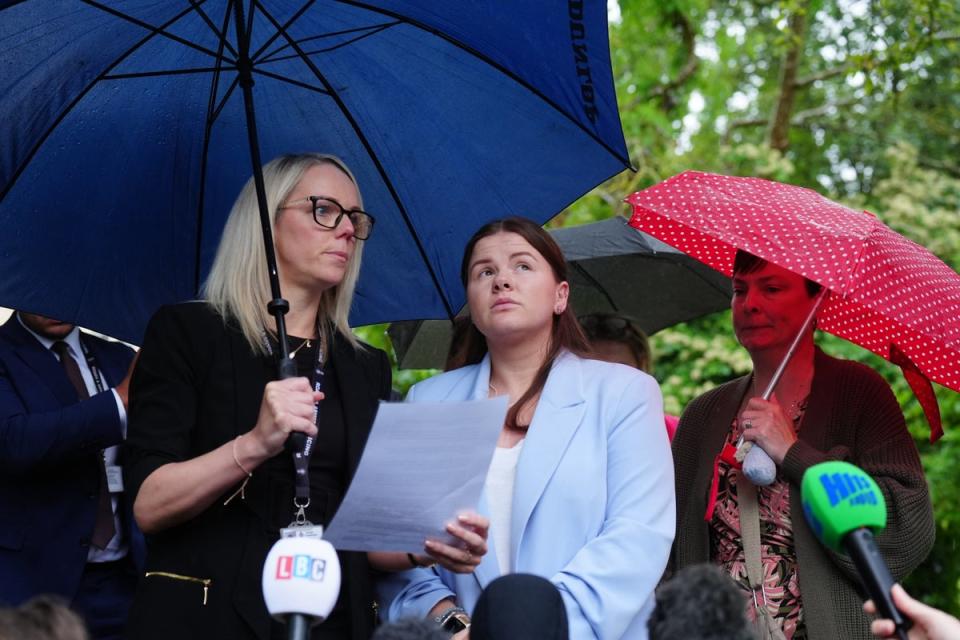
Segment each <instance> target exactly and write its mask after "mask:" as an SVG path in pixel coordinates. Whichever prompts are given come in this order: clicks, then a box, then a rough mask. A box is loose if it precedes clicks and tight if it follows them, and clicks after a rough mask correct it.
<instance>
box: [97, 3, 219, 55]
mask: <svg viewBox="0 0 960 640" xmlns="http://www.w3.org/2000/svg"><path fill="white" fill-rule="evenodd" d="M82 2H84V3H85V4H88V5H90V6H91V7H93V8H95V9H100V10H101V11H103V12H105V13H109V14H111V15H113V16H115V17H117V18H120V19H121V20H126V21H127V22H129V23H131V24H135V25H137V26H138V27H143V28H144V29H146V30H147V31H149V32H150V35H149V36H148V37H147V39H150V38H152V37H153V36H156V35H160V36H163V37H165V38H169V39H170V40H173V41H174V42H179V43H180V44H182V45H183V46H185V47H189V48H191V49H194V50H196V51H199V52H200V53H205V54H206V55H208V56H210V57H211V58H216V57H217V54H216V53H214V52H213V51H211V50H210V49H207V48H206V47H202V46H200V45H199V44H197V43H196V42H190V41H189V40H187V39H186V38H181V37H180V36H178V35H174V34H172V33H169V32H168V31H166V27H168V26H170V25H171V24H173V23H174V22H176V21H177V20H179V19H180V18H182V17H183V16H185V15H187V14H188V13H192V12H193V10H194V8H193V7H191V8H189V9H186V10H184V11H182V12H180V13H179V14H177V16H176V17H175V18H173V19H172V20H169V21H167V22H166V23H165V24H163V25H161V26H159V27H158V26H155V25H152V24H150V23H149V22H144V21H143V20H138V19H137V18H134V17H133V16H131V15H128V14H126V13H123V12H122V11H117V10H116V9H113V8H111V7H108V6H105V5H102V4H100V3H99V2H95V1H94V0H82ZM195 6H196V5H194V7H195ZM144 42H146V40H144ZM138 46H139V45H138Z"/></svg>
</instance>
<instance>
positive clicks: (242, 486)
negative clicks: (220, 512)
mask: <svg viewBox="0 0 960 640" xmlns="http://www.w3.org/2000/svg"><path fill="white" fill-rule="evenodd" d="M242 437H243V435H242V434H241V435H239V436H237V437H236V438H234V439H233V446H232V447H231V448H230V450H231V451H233V461H234V462H236V463H237V466H238V467H240V471H243V472H244V473H245V474H247V477H246V478H244V479H243V482H241V483H240V488H239V489H237V490H236V491H234V492H233V493H232V494H230V497H229V498H227V499H226V500H224V501H223V506H227V505H228V504H230V503H231V502H233V499H234V498H236V497H237V496H238V495H239V496H240V499H241V500H246V499H247V493H246V491H247V483H248V482H250V478H252V477H253V472H252V471H247V470H246V468H244V466H243V465H242V464H240V458H239V457H237V441H238V440H240V438H242Z"/></svg>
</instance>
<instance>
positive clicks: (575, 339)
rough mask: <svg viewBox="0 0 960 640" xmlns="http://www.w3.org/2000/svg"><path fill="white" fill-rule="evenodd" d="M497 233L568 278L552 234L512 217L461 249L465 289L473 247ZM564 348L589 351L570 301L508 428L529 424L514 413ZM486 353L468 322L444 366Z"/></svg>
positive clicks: (511, 413)
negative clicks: (512, 237)
mask: <svg viewBox="0 0 960 640" xmlns="http://www.w3.org/2000/svg"><path fill="white" fill-rule="evenodd" d="M497 233H515V234H517V235H518V236H520V237H521V238H523V239H524V240H526V241H527V242H528V243H530V246H531V247H533V248H534V249H536V251H537V252H538V253H539V254H540V255H541V256H543V258H544V259H545V260H546V261H547V264H549V265H550V268H551V269H552V270H553V276H554V278H556V280H557V282H566V281H567V261H566V259H565V258H564V257H563V251H561V250H560V247H559V246H558V245H557V243H556V241H555V240H554V239H553V237H552V236H551V235H550V234H549V233H547V232H546V231H544V229H543V228H542V227H541V226H540V225H538V224H537V223H535V222H534V221H532V220H528V219H527V218H520V217H511V218H503V219H500V220H494V221H493V222H488V223H487V224H485V225H483V226H482V227H480V229H478V230H477V232H476V233H474V234H473V237H471V238H470V241H469V242H467V246H466V248H465V249H464V251H463V261H462V262H461V263H460V281H461V282H462V283H463V286H464V288H466V286H467V279H468V276H469V272H470V258H471V257H473V249H474V247H475V246H476V244H477V242H479V241H480V240H482V239H483V238H486V237H488V236H492V235H494V234H497ZM564 349H566V350H567V351H570V352H572V353H574V354H576V355H578V356H583V357H587V355H588V354H589V352H590V346H589V343H588V342H587V338H586V336H585V335H584V334H583V329H581V328H580V323H579V322H577V318H576V316H575V315H573V308H572V307H571V305H570V304H567V307H566V308H565V309H564V310H563V313H560V314H554V316H553V328H552V329H551V331H550V348H549V349H548V351H547V355H546V357H545V358H544V359H543V363H542V364H541V365H540V369H539V370H538V371H537V375H536V376H535V377H534V379H533V382H532V383H531V384H530V387H529V388H528V389H527V390H526V391H525V392H524V393H523V395H522V396H520V399H519V400H517V402H515V403H514V405H513V406H512V407H510V411H508V412H507V427H508V428H513V429H525V428H526V427H528V426H529V425H519V424H517V415H518V414H519V413H520V410H521V409H522V408H523V407H524V405H526V404H527V403H529V402H530V401H531V400H532V399H533V398H535V397H536V396H537V394H539V393H540V392H541V391H543V387H544V385H545V384H546V383H547V376H549V375H550V368H551V367H552V366H553V362H554V360H556V359H557V356H558V355H560V352H561V351H562V350H564ZM486 353H487V339H486V338H485V337H484V336H483V334H482V333H480V331H479V330H478V329H477V327H476V326H475V325H474V324H473V323H470V326H469V327H468V328H467V329H466V331H465V332H464V335H463V338H462V339H461V340H459V341H457V342H456V343H454V344H453V345H452V346H451V354H450V357H449V358H448V359H447V369H448V370H449V369H457V368H459V367H463V366H466V365H468V364H476V363H478V362H480V361H481V360H482V359H483V356H484V355H486Z"/></svg>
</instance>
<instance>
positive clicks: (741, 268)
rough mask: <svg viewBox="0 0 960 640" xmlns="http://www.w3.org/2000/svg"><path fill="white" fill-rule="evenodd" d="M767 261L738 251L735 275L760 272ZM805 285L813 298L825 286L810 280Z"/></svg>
mask: <svg viewBox="0 0 960 640" xmlns="http://www.w3.org/2000/svg"><path fill="white" fill-rule="evenodd" d="M767 262H768V261H767V260H764V259H763V258H760V257H758V256H755V255H753V254H752V253H747V252H746V251H744V250H742V249H737V255H736V256H734V258H733V275H737V274H738V273H753V272H754V271H759V270H760V269H763V267H764V266H766V264H767ZM803 284H804V286H805V287H806V288H807V295H808V296H810V297H811V298H812V297H813V296H815V295H817V294H818V293H819V292H820V289H822V288H823V286H822V285H821V284H820V283H818V282H814V281H813V280H811V279H810V278H804V279H803Z"/></svg>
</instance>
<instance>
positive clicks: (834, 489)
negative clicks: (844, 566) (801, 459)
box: [800, 461, 887, 553]
mask: <svg viewBox="0 0 960 640" xmlns="http://www.w3.org/2000/svg"><path fill="white" fill-rule="evenodd" d="M800 495H801V501H802V503H803V513H804V515H805V516H806V519H807V524H809V525H810V528H811V529H812V530H813V533H814V534H815V535H816V536H817V538H819V540H820V541H821V542H822V543H823V544H824V546H826V547H827V548H829V549H831V550H833V551H836V552H837V553H843V538H844V536H846V535H847V534H848V533H850V532H851V531H855V530H857V529H860V528H864V527H865V528H868V529H873V530H877V531H879V530H881V529H883V528H884V527H885V526H886V524H887V504H886V502H885V501H884V499H883V493H881V491H880V487H879V486H877V483H876V482H875V481H874V479H873V478H871V477H870V476H869V475H868V474H867V473H866V472H865V471H863V470H862V469H860V468H859V467H857V466H854V465H852V464H850V463H848V462H839V461H832V462H822V463H820V464H815V465H813V466H812V467H810V468H809V469H807V470H806V472H804V474H803V480H802V482H801V485H800Z"/></svg>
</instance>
